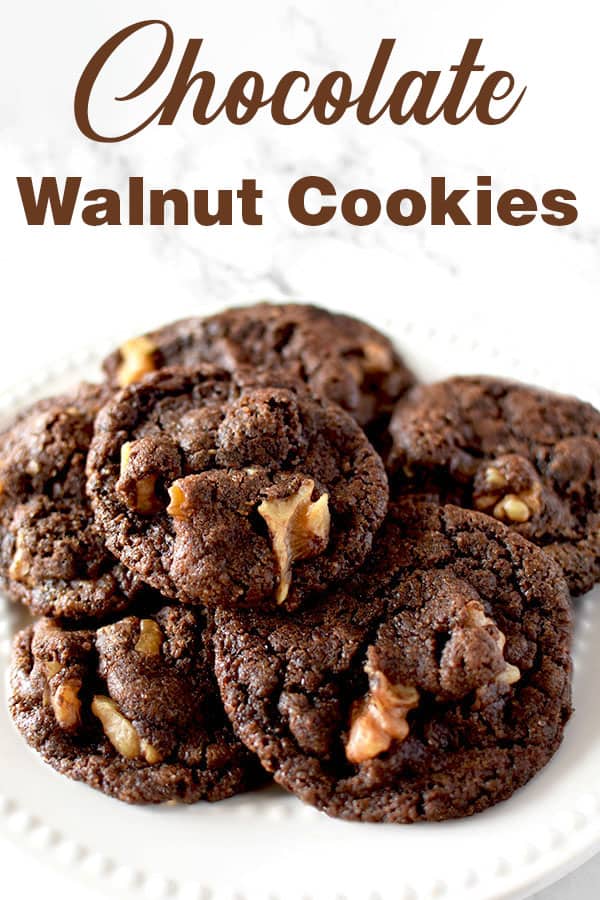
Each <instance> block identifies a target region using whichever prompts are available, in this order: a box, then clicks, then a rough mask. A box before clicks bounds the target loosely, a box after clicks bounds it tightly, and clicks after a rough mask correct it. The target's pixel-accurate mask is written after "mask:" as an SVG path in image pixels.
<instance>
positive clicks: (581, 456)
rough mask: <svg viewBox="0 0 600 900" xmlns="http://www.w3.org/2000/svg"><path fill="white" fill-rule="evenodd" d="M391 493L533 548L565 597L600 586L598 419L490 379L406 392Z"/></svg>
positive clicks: (576, 404) (555, 398)
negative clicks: (482, 523) (516, 536)
mask: <svg viewBox="0 0 600 900" xmlns="http://www.w3.org/2000/svg"><path fill="white" fill-rule="evenodd" d="M390 431H391V434H392V439H393V450H392V455H391V469H392V470H393V471H395V472H396V473H397V475H396V477H397V479H398V482H397V485H398V487H399V489H400V490H405V489H408V490H411V489H420V488H424V489H425V490H433V491H435V492H437V493H438V495H439V496H440V497H441V499H442V500H443V501H447V502H452V503H457V504H459V505H460V506H465V507H470V508H472V509H477V510H480V511H482V512H485V513H487V514H488V515H490V516H493V517H494V518H496V519H498V520H499V521H501V522H504V523H505V524H506V525H509V526H510V527H511V528H514V529H516V530H517V531H518V532H519V533H520V534H522V535H523V536H524V537H526V538H528V539H529V540H530V541H533V542H534V543H535V544H538V545H539V546H540V547H543V548H544V549H545V550H546V551H548V552H549V553H551V554H552V556H553V557H554V558H555V559H556V560H557V562H558V563H559V564H560V565H561V567H562V569H563V571H564V573H565V576H566V579H567V581H568V583H569V587H570V589H571V591H572V592H573V593H574V594H582V593H584V592H585V591H588V590H590V588H591V587H592V586H593V584H594V583H595V582H596V581H598V580H600V412H598V411H597V410H596V409H594V407H592V406H591V405H590V404H589V403H583V402H582V401H581V400H577V399H576V398H574V397H563V396H560V395H558V394H553V393H550V392H548V391H544V390H541V389H539V388H534V387H528V386H526V385H521V384H517V383H514V382H510V381H503V380H501V379H499V378H487V377H469V378H450V379H448V380H447V381H442V382H438V383H437V384H432V385H427V386H422V387H417V388H414V389H413V390H412V391H411V392H409V394H408V395H407V396H406V397H405V398H404V400H402V401H401V402H400V403H399V404H398V406H397V408H396V410H395V412H394V415H393V417H392V422H391V426H390Z"/></svg>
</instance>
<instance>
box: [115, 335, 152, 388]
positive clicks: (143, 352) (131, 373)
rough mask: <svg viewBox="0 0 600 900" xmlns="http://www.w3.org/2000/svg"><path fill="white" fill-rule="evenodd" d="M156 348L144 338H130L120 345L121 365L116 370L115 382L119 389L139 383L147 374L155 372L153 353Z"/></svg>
mask: <svg viewBox="0 0 600 900" xmlns="http://www.w3.org/2000/svg"><path fill="white" fill-rule="evenodd" d="M156 350H157V347H156V346H155V345H154V344H153V343H152V341H151V340H150V339H149V338H147V337H144V335H142V336H141V337H136V338H132V339H131V340H129V341H125V343H124V344H121V346H120V348H119V352H120V354H121V365H120V366H119V368H118V369H117V381H118V383H119V385H120V386H121V387H125V386H126V385H128V384H132V383H133V382H134V381H139V380H140V378H143V376H144V375H147V374H148V373H149V372H154V371H156V364H155V362H154V353H155V352H156Z"/></svg>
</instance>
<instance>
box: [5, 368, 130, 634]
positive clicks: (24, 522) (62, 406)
mask: <svg viewBox="0 0 600 900" xmlns="http://www.w3.org/2000/svg"><path fill="white" fill-rule="evenodd" d="M109 396H110V392H108V391H107V390H106V388H102V387H99V386H97V385H87V384H84V385H81V386H80V387H79V388H78V389H77V390H76V391H74V392H73V393H71V394H68V395H65V396H61V397H55V398H52V399H49V400H42V401H40V402H39V403H36V404H35V405H34V406H33V407H31V408H30V409H28V410H26V411H25V412H24V413H22V414H21V415H20V416H19V417H18V419H17V421H16V422H15V423H14V424H13V426H12V427H11V428H10V429H9V430H8V431H6V432H5V433H4V434H3V435H2V436H1V437H0V529H1V543H0V573H1V574H0V577H1V583H2V587H3V588H4V589H5V590H6V591H7V592H8V593H9V594H10V596H11V597H12V598H13V599H16V600H19V601H21V602H23V603H25V604H26V605H27V606H29V607H30V609H31V610H32V611H33V612H35V613H41V614H43V615H49V616H60V617H66V618H89V617H91V618H96V617H97V618H101V617H104V616H106V615H108V614H109V613H114V612H118V611H120V610H122V609H124V608H125V607H126V606H127V605H128V604H129V602H130V600H131V599H132V598H133V597H135V596H137V595H138V594H139V592H140V590H141V589H142V587H143V585H142V583H141V582H140V580H139V578H137V577H136V576H135V575H134V574H132V573H131V572H128V571H127V570H126V569H124V568H123V566H122V565H121V564H120V563H118V562H117V560H116V559H115V558H114V557H113V556H112V555H111V554H110V553H109V552H108V550H107V549H106V547H105V544H104V538H103V536H102V534H101V533H100V531H99V530H98V528H97V527H96V525H95V523H94V516H93V513H92V510H91V508H90V506H89V503H88V501H87V497H86V494H85V483H86V475H85V465H86V456H87V451H88V448H89V443H90V440H91V437H92V432H93V422H94V416H95V415H96V413H97V411H98V409H99V408H100V406H101V405H102V403H103V402H105V401H106V400H107V399H108V397H109Z"/></svg>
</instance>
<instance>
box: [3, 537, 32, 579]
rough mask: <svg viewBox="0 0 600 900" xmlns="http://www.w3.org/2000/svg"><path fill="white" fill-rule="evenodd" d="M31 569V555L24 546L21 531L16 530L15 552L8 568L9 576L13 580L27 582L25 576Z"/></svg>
mask: <svg viewBox="0 0 600 900" xmlns="http://www.w3.org/2000/svg"><path fill="white" fill-rule="evenodd" d="M30 569H31V556H30V554H29V551H28V550H27V548H26V547H25V542H24V539H23V533H22V532H21V531H19V532H17V541H16V548H15V552H14V555H13V558H12V561H11V564H10V568H9V570H8V574H9V577H10V578H12V579H13V580H14V581H20V582H23V583H26V582H27V576H28V575H29V571H30Z"/></svg>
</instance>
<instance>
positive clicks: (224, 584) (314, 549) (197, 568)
mask: <svg viewBox="0 0 600 900" xmlns="http://www.w3.org/2000/svg"><path fill="white" fill-rule="evenodd" d="M255 377H257V376H254V375H252V377H251V381H250V382H247V381H245V380H244V379H243V378H242V377H241V376H240V375H236V374H230V373H227V372H225V371H220V370H216V369H213V368H211V367H208V368H207V367H202V368H199V369H181V368H173V369H161V370H160V371H159V372H157V373H155V374H154V375H150V376H147V377H146V378H145V379H144V380H143V381H142V382H139V383H137V384H132V385H130V386H129V387H126V388H124V389H123V390H122V391H121V392H120V393H119V394H118V395H117V396H116V398H115V399H114V400H113V401H111V402H109V403H108V404H107V406H105V407H104V409H103V410H102V411H101V412H100V414H99V415H98V418H97V420H96V430H95V436H94V439H93V441H92V444H91V448H90V453H89V460H88V473H89V480H88V491H89V494H90V497H91V500H92V504H93V506H94V509H95V513H96V518H97V521H98V524H99V526H100V528H101V529H102V531H103V533H104V534H105V536H106V541H107V544H108V547H109V548H110V549H111V551H112V552H113V553H114V554H115V555H116V556H117V557H118V558H119V559H121V561H122V562H123V563H124V564H125V565H126V566H127V567H128V568H131V569H132V570H134V571H135V572H137V573H138V574H139V575H140V576H141V577H142V578H143V579H144V580H145V581H147V582H148V584H150V585H152V586H153V587H154V588H156V589H157V590H159V591H160V592H161V593H162V594H164V595H165V596H167V597H170V598H176V599H178V600H181V601H183V602H185V603H205V604H206V605H208V606H214V605H221V606H244V605H245V606H259V605H262V606H267V607H269V606H276V605H285V606H286V607H287V608H293V607H294V606H297V605H298V604H299V603H300V602H302V600H303V598H304V597H305V596H306V595H307V594H309V593H310V592H311V591H322V590H324V589H325V588H326V587H327V586H328V585H329V584H331V583H332V582H335V581H337V580H339V579H340V578H343V577H346V576H347V575H349V574H350V573H351V572H352V571H354V570H355V569H356V568H358V566H359V565H360V564H361V562H362V561H363V559H364V558H365V556H366V554H367V553H368V551H369V549H370V547H371V543H372V539H373V535H374V533H375V532H376V530H377V528H378V527H379V525H380V524H381V522H382V520H383V517H384V515H385V510H386V506H387V499H388V485H387V478H386V475H385V471H384V469H383V464H382V462H381V460H380V458H379V457H378V456H377V454H376V453H375V451H374V450H373V448H372V447H371V445H370V444H369V442H368V440H367V438H366V437H365V435H364V433H363V432H362V430H361V429H360V427H359V426H358V425H357V424H356V422H355V421H354V419H352V418H351V417H350V416H349V415H348V414H347V413H345V412H344V411H343V410H342V409H340V407H338V406H336V405H335V404H332V403H328V402H326V401H324V400H318V399H316V398H314V397H313V396H312V395H311V394H309V392H308V391H307V390H306V389H305V388H304V387H303V386H302V385H300V386H299V387H298V390H294V389H292V388H291V387H265V386H260V387H254V383H253V381H252V379H254V378H255ZM268 377H269V378H270V377H271V375H270V374H269V376H268ZM286 383H287V384H291V382H286Z"/></svg>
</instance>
